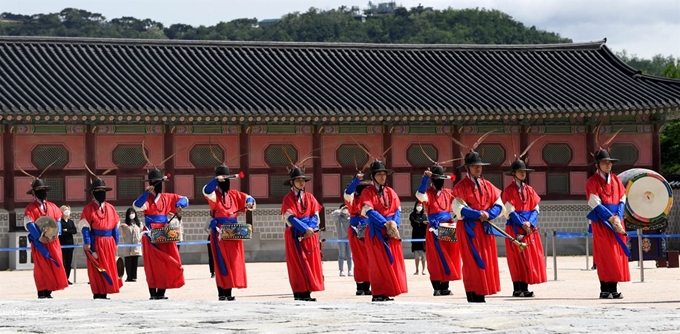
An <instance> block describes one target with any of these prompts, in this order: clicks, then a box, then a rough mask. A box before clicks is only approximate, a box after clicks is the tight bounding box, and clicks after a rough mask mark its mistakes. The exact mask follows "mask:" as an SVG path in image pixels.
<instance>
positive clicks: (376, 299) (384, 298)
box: [371, 296, 394, 302]
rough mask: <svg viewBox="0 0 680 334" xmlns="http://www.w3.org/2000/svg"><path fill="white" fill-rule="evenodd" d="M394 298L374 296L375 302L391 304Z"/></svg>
mask: <svg viewBox="0 0 680 334" xmlns="http://www.w3.org/2000/svg"><path fill="white" fill-rule="evenodd" d="M393 300H394V299H393V298H390V297H387V296H373V300H371V301H373V302H390V301H393Z"/></svg>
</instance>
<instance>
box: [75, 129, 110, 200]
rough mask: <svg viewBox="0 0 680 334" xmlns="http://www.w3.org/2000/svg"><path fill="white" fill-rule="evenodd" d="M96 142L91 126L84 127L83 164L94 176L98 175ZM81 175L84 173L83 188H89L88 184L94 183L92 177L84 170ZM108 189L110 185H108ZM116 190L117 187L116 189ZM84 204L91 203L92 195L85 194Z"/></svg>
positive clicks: (89, 193)
mask: <svg viewBox="0 0 680 334" xmlns="http://www.w3.org/2000/svg"><path fill="white" fill-rule="evenodd" d="M96 140H97V138H96V134H95V133H94V126H93V125H86V126H85V157H84V158H85V163H86V164H87V167H89V168H90V169H91V170H92V171H93V172H94V173H95V174H97V175H100V174H99V171H98V170H97V143H96V142H95V141H96ZM83 173H85V180H87V181H86V182H85V186H86V187H87V188H89V186H90V182H92V181H94V179H93V176H92V175H90V173H89V172H88V171H87V170H84V171H83ZM108 186H109V187H110V186H111V185H108ZM116 189H118V187H116ZM85 196H86V197H85V203H89V202H90V201H92V193H91V192H89V191H88V192H87V193H86V194H85Z"/></svg>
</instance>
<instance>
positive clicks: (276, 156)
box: [264, 145, 298, 189]
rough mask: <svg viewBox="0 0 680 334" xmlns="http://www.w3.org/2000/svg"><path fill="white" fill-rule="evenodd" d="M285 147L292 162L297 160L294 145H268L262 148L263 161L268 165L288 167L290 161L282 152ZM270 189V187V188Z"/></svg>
mask: <svg viewBox="0 0 680 334" xmlns="http://www.w3.org/2000/svg"><path fill="white" fill-rule="evenodd" d="M284 149H286V150H287V152H288V156H289V157H290V158H291V159H292V160H293V162H297V160H298V152H297V149H296V148H295V146H293V145H269V146H267V148H266V149H265V150H264V161H265V162H266V163H267V165H269V167H277V166H278V167H290V162H289V161H288V159H287V158H286V155H285V154H284V153H283V150H284ZM270 189H271V188H270Z"/></svg>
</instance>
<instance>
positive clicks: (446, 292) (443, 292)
mask: <svg viewBox="0 0 680 334" xmlns="http://www.w3.org/2000/svg"><path fill="white" fill-rule="evenodd" d="M439 292H440V293H441V294H442V296H450V295H451V294H452V293H451V290H441V291H439Z"/></svg>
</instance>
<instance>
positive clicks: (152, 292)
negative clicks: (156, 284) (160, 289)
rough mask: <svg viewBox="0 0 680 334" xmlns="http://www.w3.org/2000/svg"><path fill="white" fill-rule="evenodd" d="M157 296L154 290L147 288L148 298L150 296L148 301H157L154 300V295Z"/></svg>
mask: <svg viewBox="0 0 680 334" xmlns="http://www.w3.org/2000/svg"><path fill="white" fill-rule="evenodd" d="M157 294H158V293H157V292H156V288H149V296H151V297H150V298H149V300H154V299H157V298H156V295H157Z"/></svg>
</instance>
